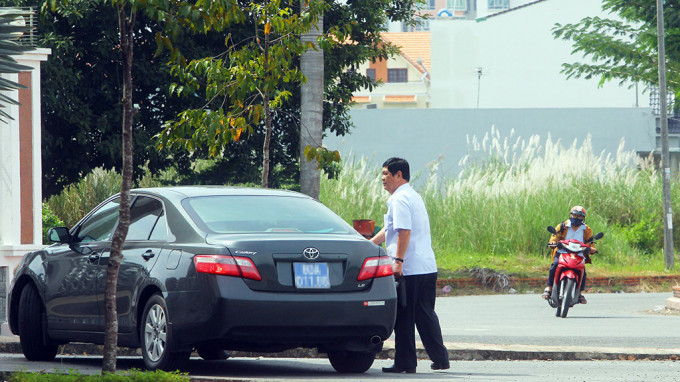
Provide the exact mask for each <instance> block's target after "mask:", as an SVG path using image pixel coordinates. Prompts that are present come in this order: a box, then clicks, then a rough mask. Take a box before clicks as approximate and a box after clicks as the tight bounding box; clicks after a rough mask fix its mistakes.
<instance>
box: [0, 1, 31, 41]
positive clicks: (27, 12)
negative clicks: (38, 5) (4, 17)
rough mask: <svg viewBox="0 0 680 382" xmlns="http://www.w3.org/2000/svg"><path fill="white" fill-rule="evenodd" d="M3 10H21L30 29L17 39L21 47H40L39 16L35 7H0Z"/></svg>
mask: <svg viewBox="0 0 680 382" xmlns="http://www.w3.org/2000/svg"><path fill="white" fill-rule="evenodd" d="M2 9H16V10H19V11H20V12H21V13H22V14H23V16H21V18H22V19H23V22H24V23H25V24H26V26H27V27H29V28H30V29H29V30H28V31H26V32H24V34H23V35H22V36H21V37H19V38H18V39H17V41H18V42H19V44H21V45H29V46H38V35H37V27H38V14H37V11H36V9H35V7H0V10H2Z"/></svg>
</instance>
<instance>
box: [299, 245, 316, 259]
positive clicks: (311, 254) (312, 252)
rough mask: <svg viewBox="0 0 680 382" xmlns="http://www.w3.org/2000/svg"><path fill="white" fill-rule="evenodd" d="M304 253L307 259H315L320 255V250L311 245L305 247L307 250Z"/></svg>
mask: <svg viewBox="0 0 680 382" xmlns="http://www.w3.org/2000/svg"><path fill="white" fill-rule="evenodd" d="M302 254H303V255H305V258H306V259H308V260H314V259H316V258H317V257H319V250H318V249H316V248H314V247H309V248H305V250H304V251H302Z"/></svg>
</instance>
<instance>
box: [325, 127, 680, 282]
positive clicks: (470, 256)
mask: <svg viewBox="0 0 680 382" xmlns="http://www.w3.org/2000/svg"><path fill="white" fill-rule="evenodd" d="M513 135H514V134H513V133H511V135H510V137H501V136H500V134H499V132H498V131H497V130H495V129H492V130H491V132H490V133H487V134H486V135H485V136H484V137H483V138H482V139H481V140H480V139H478V138H477V137H474V136H473V137H469V138H468V153H467V154H466V155H465V156H464V157H463V158H462V159H461V161H460V163H459V165H460V168H461V171H460V173H459V176H458V177H457V178H455V179H442V178H441V177H439V176H438V175H437V171H436V166H435V168H434V169H433V171H432V172H431V173H430V174H426V175H427V176H428V178H427V181H425V182H424V185H423V186H422V187H420V189H419V192H420V193H421V195H422V196H423V199H424V200H425V203H426V205H427V208H428V211H429V215H430V224H431V230H432V239H433V247H434V249H435V252H436V253H437V256H438V263H439V266H440V267H443V268H448V269H457V268H461V267H472V266H490V265H494V266H497V267H506V268H509V269H524V270H526V268H527V267H529V268H531V267H534V268H536V271H537V272H543V271H544V268H546V264H548V263H549V261H550V260H549V258H548V257H549V255H548V250H547V247H546V243H547V241H548V238H549V236H550V235H549V233H547V231H546V227H547V226H548V225H553V226H557V225H558V224H560V222H562V221H564V220H565V219H567V218H568V215H569V211H570V209H571V207H572V206H574V205H582V206H584V207H585V208H586V210H587V211H588V217H587V219H586V222H587V223H588V225H589V226H591V227H592V229H593V230H594V231H595V232H599V231H603V232H605V237H604V238H603V239H602V240H601V241H599V242H598V244H597V247H598V250H599V251H600V253H599V254H596V255H595V259H596V260H594V261H595V262H596V263H597V264H600V266H601V268H600V272H611V273H616V272H619V271H622V270H624V269H625V270H627V271H631V270H633V271H638V272H645V271H647V272H661V271H663V255H662V254H661V244H662V241H663V230H662V225H660V224H659V222H660V221H662V220H663V217H662V192H661V177H660V175H659V173H657V172H656V171H655V170H654V169H653V168H652V167H651V166H649V165H648V163H647V162H646V161H644V160H641V159H640V158H638V157H637V155H636V154H635V153H634V152H632V151H625V150H624V142H623V141H621V144H620V146H619V150H618V151H617V153H615V154H613V155H612V154H608V153H604V152H603V153H599V154H597V153H594V152H593V148H592V142H591V141H590V138H588V139H586V140H585V141H584V142H580V143H579V142H577V141H574V142H572V143H571V144H570V145H568V146H563V144H562V142H560V141H557V142H553V141H552V140H551V138H550V136H548V137H547V139H546V140H545V141H541V139H540V137H539V136H532V137H530V138H529V139H528V140H524V139H522V138H521V137H513ZM379 172H380V168H379V167H378V166H377V165H371V164H370V163H369V162H368V161H367V160H366V159H359V160H356V159H353V160H349V161H347V162H346V163H345V165H344V168H343V169H342V171H341V172H340V174H339V176H338V177H337V179H323V180H322V185H321V197H320V198H321V201H322V202H323V203H324V204H326V205H327V206H328V207H330V208H331V209H333V210H334V211H335V212H336V213H338V214H339V215H340V216H342V217H343V218H345V220H347V221H351V220H352V219H358V218H366V219H374V220H376V224H377V225H382V221H383V218H382V216H383V214H384V213H385V212H386V207H385V201H386V200H387V198H388V197H389V194H388V193H387V192H386V191H383V190H382V186H381V183H380V180H379ZM673 187H674V192H673V193H672V194H673V195H674V198H673V204H674V205H678V202H680V199H679V196H678V192H680V187H678V183H677V182H674V184H673ZM676 210H677V208H676ZM678 224H680V219H677V221H676V222H674V225H675V226H679V225H678ZM676 245H677V244H676ZM515 264H517V265H515ZM596 272H597V271H596Z"/></svg>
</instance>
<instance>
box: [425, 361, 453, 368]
mask: <svg viewBox="0 0 680 382" xmlns="http://www.w3.org/2000/svg"><path fill="white" fill-rule="evenodd" d="M450 367H451V364H450V363H448V362H447V363H437V362H432V364H431V365H430V368H432V370H446V369H448V368H450Z"/></svg>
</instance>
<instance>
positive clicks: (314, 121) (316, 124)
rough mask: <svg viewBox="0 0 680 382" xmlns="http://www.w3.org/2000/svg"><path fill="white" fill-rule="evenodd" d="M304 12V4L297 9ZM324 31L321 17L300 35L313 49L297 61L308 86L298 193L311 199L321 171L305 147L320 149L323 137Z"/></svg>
mask: <svg viewBox="0 0 680 382" xmlns="http://www.w3.org/2000/svg"><path fill="white" fill-rule="evenodd" d="M300 7H301V9H302V11H304V10H305V7H304V2H303V4H302V5H301V6H300ZM322 31H323V15H319V21H318V22H317V23H316V26H315V27H312V29H310V30H309V32H308V33H306V34H303V35H302V36H301V37H300V39H301V40H302V42H303V43H304V42H308V41H309V42H311V43H313V44H314V46H315V47H316V50H314V49H309V50H308V51H306V52H305V53H303V54H302V57H301V58H300V69H301V70H302V74H304V75H305V77H307V83H306V84H302V87H301V101H300V105H301V107H300V191H301V192H302V193H304V194H307V195H309V196H311V197H313V198H314V199H317V200H318V199H319V188H320V187H321V170H319V164H318V162H317V161H316V160H315V159H314V160H312V161H307V157H306V156H305V148H306V147H307V146H312V147H314V148H318V147H321V140H322V138H323V92H324V67H323V65H324V62H323V50H322V49H321V48H319V44H318V38H319V36H321V32H322Z"/></svg>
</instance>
